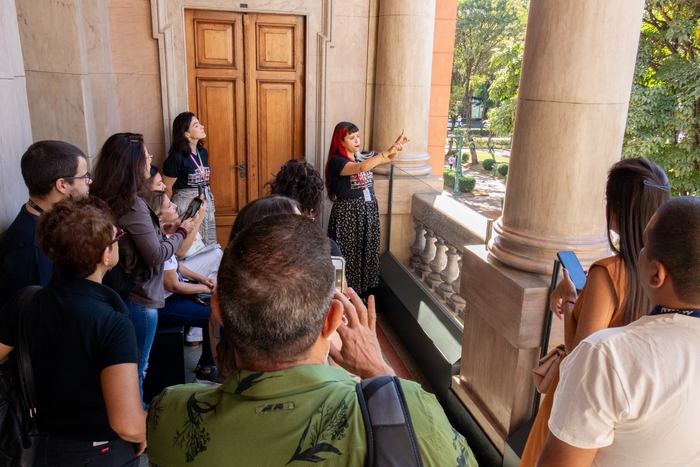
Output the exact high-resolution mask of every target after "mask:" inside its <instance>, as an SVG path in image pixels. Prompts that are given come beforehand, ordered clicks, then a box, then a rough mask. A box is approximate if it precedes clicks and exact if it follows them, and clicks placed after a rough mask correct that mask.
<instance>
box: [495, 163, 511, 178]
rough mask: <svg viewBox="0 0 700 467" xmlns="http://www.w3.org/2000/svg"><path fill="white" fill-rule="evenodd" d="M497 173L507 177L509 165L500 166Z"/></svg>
mask: <svg viewBox="0 0 700 467" xmlns="http://www.w3.org/2000/svg"><path fill="white" fill-rule="evenodd" d="M497 171H498V173H499V174H501V175H502V176H504V177H505V176H506V175H508V164H501V165H499V166H498V169H497Z"/></svg>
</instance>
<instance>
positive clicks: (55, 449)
mask: <svg viewBox="0 0 700 467" xmlns="http://www.w3.org/2000/svg"><path fill="white" fill-rule="evenodd" d="M136 447H137V446H136V444H134V443H130V442H128V441H124V440H123V439H121V438H117V439H113V440H110V441H108V442H107V443H105V444H100V445H99V446H93V442H92V441H74V440H70V439H61V438H57V437H55V436H53V435H50V434H48V433H41V434H40V435H39V446H38V451H37V453H36V459H35V460H34V467H49V466H50V467H79V466H80V467H82V466H86V465H94V466H99V467H131V466H134V467H136V466H138V465H139V458H138V457H136Z"/></svg>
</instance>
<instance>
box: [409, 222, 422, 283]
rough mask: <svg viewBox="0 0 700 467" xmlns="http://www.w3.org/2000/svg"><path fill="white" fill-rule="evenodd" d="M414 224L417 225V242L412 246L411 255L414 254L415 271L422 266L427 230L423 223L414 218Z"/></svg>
mask: <svg viewBox="0 0 700 467" xmlns="http://www.w3.org/2000/svg"><path fill="white" fill-rule="evenodd" d="M413 223H414V224H415V227H414V229H415V231H416V241H415V242H413V245H411V253H413V256H411V270H413V271H415V270H416V268H418V266H420V263H421V260H420V254H421V252H422V251H423V249H424V248H425V228H424V227H423V223H422V222H421V221H420V220H418V219H416V218H415V217H414V218H413Z"/></svg>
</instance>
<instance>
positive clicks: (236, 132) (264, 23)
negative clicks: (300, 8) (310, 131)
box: [185, 10, 304, 245]
mask: <svg viewBox="0 0 700 467" xmlns="http://www.w3.org/2000/svg"><path fill="white" fill-rule="evenodd" d="M185 33H186V41H187V78H188V99H189V107H190V109H191V110H192V111H193V112H194V113H195V114H196V115H197V117H198V118H199V119H200V121H201V122H202V124H203V125H204V127H205V130H206V132H207V138H206V140H205V141H204V144H205V146H206V148H207V150H208V151H209V165H210V166H211V188H212V192H213V193H214V197H215V199H216V224H217V237H218V240H219V243H221V244H222V245H225V243H226V241H227V239H228V235H229V232H230V230H231V226H232V225H233V222H234V220H235V218H236V215H237V214H238V211H240V209H241V208H243V206H245V205H246V203H248V202H249V201H252V200H254V199H257V198H258V197H260V196H261V195H262V194H263V186H264V184H265V183H266V182H267V181H268V180H269V179H270V178H271V177H272V176H273V175H274V174H275V173H277V171H278V170H279V167H280V165H282V164H283V163H284V162H286V161H287V160H288V159H290V158H292V157H294V158H298V159H300V158H303V156H304V110H303V108H304V81H303V79H304V73H303V71H304V70H303V67H304V18H303V17H296V16H284V15H262V14H243V13H232V12H221V11H201V10H185Z"/></svg>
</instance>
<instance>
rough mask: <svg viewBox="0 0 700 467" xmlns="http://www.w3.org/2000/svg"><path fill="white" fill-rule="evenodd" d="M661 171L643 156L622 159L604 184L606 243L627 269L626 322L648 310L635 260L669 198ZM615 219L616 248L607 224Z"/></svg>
mask: <svg viewBox="0 0 700 467" xmlns="http://www.w3.org/2000/svg"><path fill="white" fill-rule="evenodd" d="M670 197H671V195H670V189H669V186H668V178H667V177H666V174H665V173H664V171H663V170H662V169H661V168H660V167H659V166H658V165H656V164H654V163H653V162H651V161H649V160H647V159H644V158H633V159H623V160H621V161H619V162H618V163H616V164H615V165H613V166H612V168H611V169H610V172H609V173H608V183H607V185H606V188H605V198H606V208H605V219H606V221H607V224H608V243H609V244H610V248H611V249H612V250H613V251H615V252H617V254H618V255H620V258H621V259H622V262H623V264H624V266H625V271H626V272H627V284H626V286H625V292H626V293H625V299H624V301H623V303H622V305H621V309H622V321H623V323H624V324H629V323H631V322H632V321H635V320H637V319H638V318H640V317H641V316H644V315H646V314H647V313H649V311H651V305H650V302H649V299H648V298H647V296H646V294H645V293H644V290H643V289H642V286H641V284H640V281H639V274H638V272H637V263H638V262H639V252H640V251H642V248H643V247H644V241H643V240H642V233H643V232H644V229H645V228H646V226H647V224H648V223H649V220H650V219H651V217H652V216H653V215H654V213H655V212H656V210H657V209H658V208H659V206H661V205H662V204H663V203H665V202H666V201H668V200H669V199H670ZM613 223H617V230H618V233H619V235H620V242H619V243H620V245H619V248H618V247H616V246H615V244H614V243H613V239H612V237H611V235H610V228H611V226H612V225H613Z"/></svg>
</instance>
